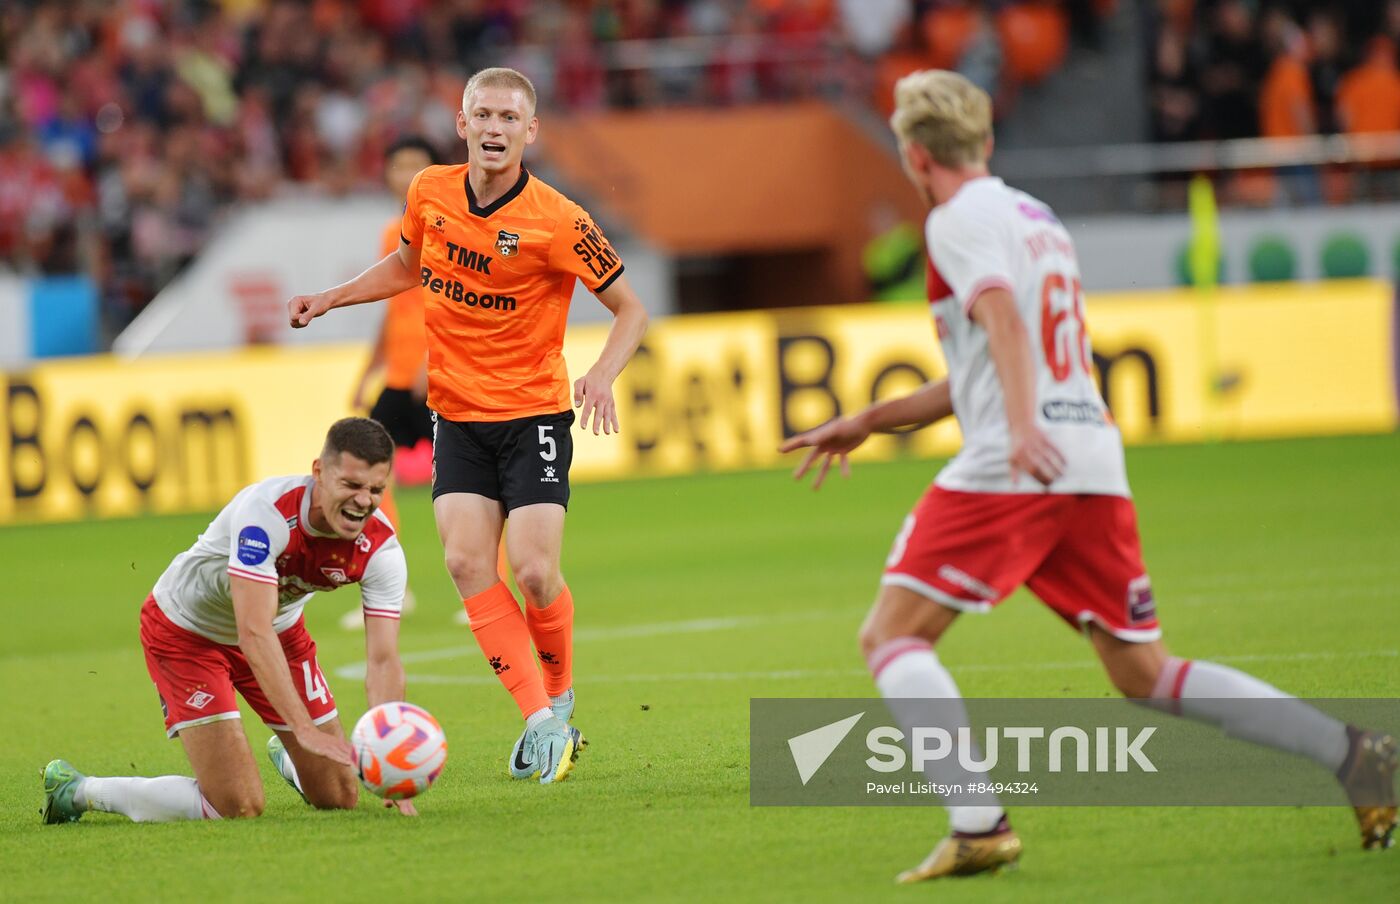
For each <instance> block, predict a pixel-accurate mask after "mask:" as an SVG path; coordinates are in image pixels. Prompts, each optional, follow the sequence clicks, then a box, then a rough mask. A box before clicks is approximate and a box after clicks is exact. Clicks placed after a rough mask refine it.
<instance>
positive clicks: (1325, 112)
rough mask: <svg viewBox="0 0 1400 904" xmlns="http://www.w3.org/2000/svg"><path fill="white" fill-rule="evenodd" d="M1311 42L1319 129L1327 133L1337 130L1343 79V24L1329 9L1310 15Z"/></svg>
mask: <svg viewBox="0 0 1400 904" xmlns="http://www.w3.org/2000/svg"><path fill="white" fill-rule="evenodd" d="M1308 44H1309V48H1310V50H1311V52H1312V62H1311V63H1310V64H1309V66H1308V74H1309V76H1310V78H1311V79H1312V88H1313V98H1314V100H1315V101H1316V103H1317V112H1318V118H1317V128H1318V131H1319V132H1321V133H1322V134H1324V135H1330V134H1332V133H1334V132H1336V131H1337V116H1336V113H1335V110H1336V99H1337V84H1338V83H1339V82H1340V81H1341V79H1342V72H1343V71H1344V68H1343V65H1342V27H1341V23H1340V22H1338V21H1337V17H1336V15H1335V14H1334V13H1332V12H1331V11H1330V10H1317V11H1315V12H1313V13H1312V14H1311V15H1310V16H1309V17H1308Z"/></svg>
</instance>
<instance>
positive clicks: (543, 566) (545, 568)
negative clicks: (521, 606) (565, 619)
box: [514, 562, 564, 607]
mask: <svg viewBox="0 0 1400 904" xmlns="http://www.w3.org/2000/svg"><path fill="white" fill-rule="evenodd" d="M514 570H515V583H516V586H518V587H519V588H520V592H521V593H522V594H524V595H525V599H526V601H527V602H529V603H530V605H532V606H536V607H543V606H548V605H549V604H550V603H552V602H554V599H555V597H557V596H559V594H560V593H561V592H562V591H563V589H564V579H563V577H562V576H561V575H560V574H559V569H558V568H556V567H555V566H554V565H553V564H552V563H549V562H523V563H521V565H520V567H519V568H517V569H514Z"/></svg>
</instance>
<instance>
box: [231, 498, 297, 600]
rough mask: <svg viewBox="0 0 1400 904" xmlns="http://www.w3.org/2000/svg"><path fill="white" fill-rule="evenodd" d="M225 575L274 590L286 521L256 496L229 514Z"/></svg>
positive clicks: (284, 545) (288, 534)
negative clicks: (226, 571)
mask: <svg viewBox="0 0 1400 904" xmlns="http://www.w3.org/2000/svg"><path fill="white" fill-rule="evenodd" d="M229 516H230V520H229V550H228V573H229V575H230V576H231V577H239V578H246V579H248V580H250V581H257V582H258V583H260V584H271V585H272V586H274V587H276V586H277V557H278V556H280V555H281V554H282V552H283V551H284V550H285V549H286V548H287V542H288V540H289V539H290V537H291V532H290V531H289V530H288V528H287V519H286V518H284V517H283V516H282V513H281V512H279V511H277V508H276V506H274V505H273V504H272V502H270V501H269V500H267V499H264V498H261V496H260V494H257V493H250V494H248V495H247V496H246V497H245V498H244V499H242V500H240V501H239V502H238V504H237V505H236V506H235V508H234V509H233V511H232V512H230V513H229Z"/></svg>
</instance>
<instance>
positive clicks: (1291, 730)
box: [1152, 657, 1348, 772]
mask: <svg viewBox="0 0 1400 904" xmlns="http://www.w3.org/2000/svg"><path fill="white" fill-rule="evenodd" d="M1152 697H1153V699H1154V700H1165V701H1170V702H1171V704H1172V705H1173V706H1175V707H1178V708H1179V712H1180V714H1181V715H1183V716H1186V717H1187V718H1190V719H1195V720H1196V721H1198V722H1206V723H1208V724H1211V725H1215V726H1218V727H1219V728H1221V729H1223V730H1224V732H1225V734H1227V735H1229V736H1230V737H1232V738H1240V739H1241V740H1245V741H1250V742H1252V743H1254V744H1262V745H1264V746H1265V747H1273V748H1274V749H1276V750H1283V751H1287V752H1288V753H1296V754H1301V755H1302V756H1305V757H1307V758H1308V759H1310V760H1312V761H1314V762H1316V763H1318V764H1319V765H1322V766H1325V767H1326V768H1327V769H1328V770H1329V771H1331V772H1336V771H1337V770H1338V769H1340V768H1341V766H1342V761H1343V760H1345V759H1346V755H1347V749H1348V741H1347V730H1346V726H1345V725H1343V724H1342V723H1341V722H1338V721H1337V720H1336V719H1334V718H1332V717H1331V716H1328V715H1325V714H1324V713H1322V712H1319V711H1318V710H1316V709H1313V708H1312V707H1311V706H1308V705H1307V704H1306V703H1304V702H1303V701H1301V700H1299V699H1297V698H1295V697H1293V696H1291V695H1290V694H1285V693H1284V692H1283V691H1281V690H1279V689H1278V688H1276V687H1274V686H1273V685H1272V684H1267V683H1265V682H1263V681H1260V680H1259V679H1258V678H1255V677H1253V676H1251V675H1246V674H1245V673H1244V672H1239V671H1236V670H1235V669H1232V668H1228V667H1226V666H1223V665H1216V664H1215V663H1213V662H1204V661H1201V660H1192V659H1177V658H1176V657H1172V658H1170V659H1168V660H1167V662H1166V665H1164V666H1163V667H1162V673H1161V674H1160V675H1158V676H1157V685H1156V687H1154V688H1153V689H1152ZM1239 698H1247V699H1269V700H1285V701H1289V702H1287V703H1273V704H1270V705H1269V706H1261V707H1257V708H1253V709H1252V710H1248V709H1247V708H1246V707H1243V706H1241V705H1240V704H1238V703H1227V702H1224V701H1226V700H1233V699H1239Z"/></svg>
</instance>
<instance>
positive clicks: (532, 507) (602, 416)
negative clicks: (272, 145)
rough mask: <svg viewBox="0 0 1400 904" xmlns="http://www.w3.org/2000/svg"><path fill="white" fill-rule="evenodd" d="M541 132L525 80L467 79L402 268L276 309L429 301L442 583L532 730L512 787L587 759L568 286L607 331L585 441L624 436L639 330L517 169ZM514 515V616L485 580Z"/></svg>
mask: <svg viewBox="0 0 1400 904" xmlns="http://www.w3.org/2000/svg"><path fill="white" fill-rule="evenodd" d="M538 131H539V120H538V119H537V118H536V117H535V89H534V86H533V85H532V84H531V83H530V81H529V79H527V78H526V77H525V76H523V75H521V74H520V73H519V72H516V71H515V70H513V69H501V68H496V69H485V70H482V71H481V72H478V73H476V74H475V75H473V76H472V77H471V79H470V80H469V81H468V82H467V85H466V89H465V90H464V91H463V93H462V109H461V110H460V111H459V112H458V114H457V134H458V136H460V137H461V138H462V139H463V140H464V141H466V142H467V147H468V151H467V161H468V162H467V163H466V164H463V165H458V166H430V167H428V168H427V169H425V170H424V171H423V172H421V173H419V174H418V176H417V177H415V179H414V180H413V184H412V185H411V186H410V188H409V191H408V201H407V204H406V206H405V209H404V216H403V226H402V235H401V237H400V238H401V241H400V243H399V247H398V248H397V249H396V251H395V253H393V254H390V255H388V256H386V257H385V258H384V259H383V260H381V261H380V262H379V263H377V264H375V265H374V266H373V267H371V268H369V269H368V270H366V271H365V272H364V273H361V274H360V275H359V276H357V277H355V278H354V279H352V280H350V281H349V282H347V283H344V284H343V285H340V286H336V287H335V288H332V289H329V290H327V291H325V292H320V293H317V294H315V295H300V296H297V297H295V298H293V299H291V300H290V301H289V302H288V303H287V309H288V316H289V318H290V321H291V324H292V325H293V326H294V327H304V326H306V325H307V324H309V323H310V322H311V321H312V320H313V319H314V318H316V317H319V316H320V315H322V314H324V313H325V312H327V311H329V310H331V309H333V308H338V307H344V306H346V305H352V304H362V303H364V302H369V301H377V300H379V299H383V298H387V297H390V296H392V295H396V294H397V293H399V292H402V291H404V290H406V289H409V288H411V287H413V286H420V287H421V288H422V290H423V297H424V300H425V311H426V324H427V339H428V407H429V408H431V409H432V410H433V412H434V413H435V417H436V420H435V432H434V441H433V463H434V472H435V473H434V480H433V510H434V514H435V516H436V518H437V524H438V532H439V534H440V535H441V537H442V542H443V548H444V552H445V557H446V560H447V569H448V572H449V573H450V574H451V576H452V580H453V582H454V583H455V584H456V586H457V590H458V592H459V593H460V594H461V596H462V599H463V604H464V605H465V607H466V610H467V613H468V614H469V615H470V617H471V628H472V633H473V634H474V635H475V636H476V639H477V643H478V644H479V645H480V646H481V650H482V652H483V653H484V654H485V655H486V658H487V661H488V662H489V663H490V665H491V667H492V669H493V671H495V673H496V675H497V677H498V678H499V679H500V680H501V683H502V684H503V685H504V686H505V687H506V689H507V690H508V691H509V692H510V694H511V696H512V697H513V698H514V699H515V702H516V704H517V705H518V706H519V707H520V712H521V715H522V716H524V717H525V730H524V732H523V733H522V734H521V735H520V737H519V738H518V739H517V740H516V742H515V746H514V748H513V749H512V751H511V755H510V762H509V770H510V774H511V775H512V776H514V777H515V778H521V779H524V778H530V777H532V776H533V775H534V774H536V773H538V774H539V776H540V783H541V784H548V783H551V782H555V781H559V780H561V779H563V778H565V777H567V776H568V774H569V772H570V770H571V769H572V767H573V762H574V760H575V758H576V757H577V755H578V752H579V749H580V747H581V746H582V744H583V739H582V736H581V735H580V734H579V732H578V730H577V729H576V728H574V727H573V726H572V725H570V724H569V719H570V718H571V717H572V715H573V709H574V692H573V663H572V660H573V621H574V603H573V597H572V595H571V594H570V593H569V588H568V586H567V585H566V584H565V582H564V577H563V575H562V574H561V573H560V570H559V555H560V549H561V546H562V544H563V535H564V512H565V507H566V506H567V504H568V499H569V465H570V463H571V461H572V458H573V441H572V437H571V435H570V432H569V428H570V427H571V426H572V424H573V422H574V413H573V411H572V409H571V407H570V392H569V381H568V372H567V369H566V367H565V363H564V356H563V343H564V327H565V323H566V321H567V316H568V308H569V300H570V298H571V296H572V294H573V287H574V282H575V280H579V279H581V280H583V283H584V285H585V286H587V287H588V288H589V289H590V290H591V291H592V292H593V293H594V295H596V296H597V298H598V300H599V301H600V302H602V304H603V305H604V306H605V307H607V308H608V310H609V311H611V312H612V314H613V317H614V320H613V326H612V330H611V331H610V332H609V334H608V338H607V341H606V342H605V343H604V346H603V350H602V352H601V354H600V355H599V357H598V360H597V361H596V362H595V363H594V365H593V366H592V367H591V368H589V369H588V371H587V372H586V373H585V374H584V375H583V376H582V377H580V378H579V379H578V380H577V381H575V382H574V384H573V393H572V402H573V404H574V406H577V407H578V408H579V409H580V412H581V413H580V418H581V421H582V425H583V427H584V428H585V429H587V428H588V427H589V425H590V423H591V425H592V429H593V432H594V433H595V434H597V433H598V432H599V431H600V430H601V431H602V432H603V433H607V434H610V433H616V432H617V431H618V419H617V406H616V403H615V401H614V399H613V393H612V384H613V381H614V380H616V379H617V376H618V374H619V373H621V372H622V369H623V367H624V366H625V365H626V363H627V361H628V360H629V359H630V358H631V357H632V354H633V353H634V352H635V351H636V349H637V346H638V345H639V344H640V343H641V340H642V335H643V333H644V332H645V330H646V322H647V315H646V310H645V308H644V307H643V306H642V303H641V300H640V299H639V298H638V297H637V295H636V293H635V292H634V291H633V290H632V288H631V286H630V285H629V284H628V281H627V278H626V277H625V276H624V275H623V266H622V261H621V259H620V258H619V257H618V254H617V252H616V251H614V250H613V247H612V245H610V244H609V243H608V240H607V239H606V238H605V237H604V236H603V233H602V232H601V231H600V230H599V229H598V227H597V226H596V225H595V224H594V222H593V219H592V217H590V216H589V215H588V213H587V211H585V210H584V209H583V208H582V207H580V206H579V205H578V204H575V203H574V202H573V201H570V200H569V199H568V198H566V197H564V196H563V195H561V194H560V193H559V192H557V191H555V190H554V189H553V188H551V187H550V186H548V185H545V184H544V183H543V182H541V181H540V180H539V179H537V178H535V177H534V176H533V175H532V174H531V173H530V172H529V171H528V170H526V169H525V168H524V167H523V165H522V158H523V155H524V151H525V147H526V146H527V145H529V144H531V143H533V142H534V140H535V136H536V135H537V134H538ZM507 516H509V517H510V519H511V526H510V531H509V533H508V535H507V537H506V551H507V556H508V558H509V562H510V567H511V570H512V571H513V572H514V574H515V580H516V584H517V585H518V586H519V588H520V591H521V593H522V595H524V597H525V603H526V606H525V611H524V612H522V611H521V607H520V604H519V603H518V602H517V601H516V599H515V596H514V595H513V594H512V593H511V592H510V589H509V588H508V587H507V586H506V585H505V583H504V582H503V581H502V580H501V578H500V574H499V572H498V570H497V566H496V550H497V543H498V542H499V540H500V537H501V532H502V529H503V527H504V525H505V519H506V517H507ZM532 643H533V645H534V648H535V650H536V651H538V654H539V669H537V668H536V660H535V656H534V653H533V652H532V650H531V644H532ZM541 671H542V672H543V674H541Z"/></svg>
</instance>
